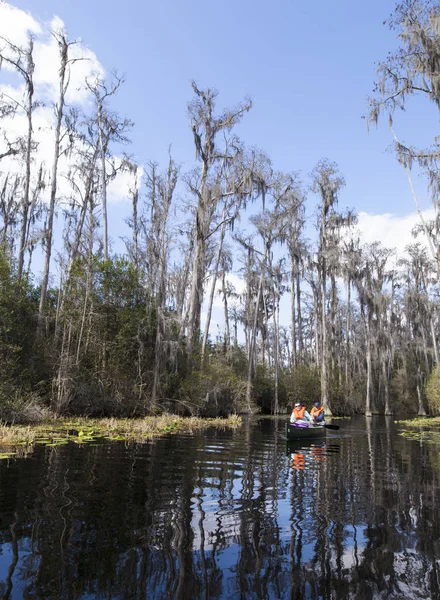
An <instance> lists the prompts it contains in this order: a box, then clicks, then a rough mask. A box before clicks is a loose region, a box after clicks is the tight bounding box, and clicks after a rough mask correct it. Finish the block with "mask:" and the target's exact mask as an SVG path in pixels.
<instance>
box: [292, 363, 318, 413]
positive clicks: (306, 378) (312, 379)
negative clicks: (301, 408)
mask: <svg viewBox="0 0 440 600" xmlns="http://www.w3.org/2000/svg"><path fill="white" fill-rule="evenodd" d="M284 384H285V386H286V390H287V392H286V393H287V398H288V402H289V407H288V408H289V409H291V408H292V407H293V405H294V404H295V402H304V404H306V405H307V406H308V407H310V406H311V405H312V404H313V403H314V402H316V401H319V400H320V399H321V380H320V375H319V371H318V369H317V368H316V367H315V366H310V365H298V366H297V367H294V368H293V369H292V370H291V371H290V372H289V373H287V374H286V376H285V379H284Z"/></svg>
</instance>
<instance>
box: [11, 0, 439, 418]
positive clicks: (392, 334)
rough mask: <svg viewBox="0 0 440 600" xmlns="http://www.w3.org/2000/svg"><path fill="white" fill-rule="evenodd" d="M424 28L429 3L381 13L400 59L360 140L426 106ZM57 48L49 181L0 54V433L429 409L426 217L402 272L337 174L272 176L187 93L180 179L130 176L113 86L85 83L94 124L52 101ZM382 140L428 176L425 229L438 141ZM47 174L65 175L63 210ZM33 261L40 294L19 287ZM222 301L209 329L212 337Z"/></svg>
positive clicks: (432, 372) (432, 352)
mask: <svg viewBox="0 0 440 600" xmlns="http://www.w3.org/2000/svg"><path fill="white" fill-rule="evenodd" d="M438 12H439V11H438V6H437V3H435V2H423V3H421V2H417V1H416V0H408V1H407V2H405V3H404V4H399V5H398V6H397V7H396V10H395V12H394V13H393V15H392V16H391V18H390V23H389V24H390V25H391V27H393V28H394V29H395V30H396V31H397V33H398V35H399V36H400V41H401V48H400V49H399V50H398V51H397V52H396V53H395V54H394V55H390V56H389V57H388V58H387V59H386V61H385V62H384V63H382V64H380V65H379V67H378V83H377V87H376V94H375V97H374V98H372V99H371V100H370V106H369V114H368V120H369V122H370V123H372V122H377V121H378V119H379V118H380V117H381V116H382V115H384V116H389V115H392V113H393V111H394V110H395V109H396V108H401V107H405V106H406V104H407V102H408V101H409V99H410V98H411V96H412V95H413V94H414V93H416V92H417V93H418V94H421V95H425V96H426V97H427V99H428V101H431V102H434V103H436V104H437V105H438V104H440V89H439V87H438V81H439V80H440V79H439V75H440V66H439V65H440V63H439V58H438V57H439V56H440V54H439V52H440V51H439V47H440V46H439V35H438V27H437V24H438V19H439V17H438ZM52 35H53V36H54V38H55V40H56V42H57V46H58V49H59V71H58V73H59V88H58V90H59V91H58V97H57V99H56V101H55V102H54V106H53V109H54V116H55V118H54V123H53V131H52V132H51V135H52V137H53V161H52V164H45V163H43V162H41V157H40V156H39V148H38V144H37V142H36V140H35V125H34V118H35V113H36V111H37V110H38V107H39V105H40V104H39V103H40V99H39V98H38V97H37V94H36V88H35V85H34V81H33V74H34V68H35V64H34V56H33V40H32V38H29V42H28V44H27V45H25V46H23V47H22V46H17V45H15V44H14V42H13V40H6V39H2V40H1V43H0V60H1V62H2V64H3V65H7V66H8V68H9V69H13V70H14V71H15V72H16V73H17V74H18V76H19V77H20V80H21V85H22V86H23V90H24V94H23V101H20V102H18V101H16V100H13V99H12V98H11V96H10V95H8V94H6V93H5V92H4V91H3V92H2V93H1V96H0V102H1V103H0V128H1V130H3V132H2V133H1V130H0V133H1V135H2V136H3V140H2V145H1V147H0V148H1V151H0V245H1V251H0V324H1V328H0V417H1V418H2V419H6V420H17V419H20V418H21V419H33V418H37V417H38V416H39V415H41V414H46V412H47V411H48V410H50V411H51V412H52V413H54V414H56V415H61V414H66V413H77V414H79V413H80V414H88V415H126V416H135V415H143V414H152V413H156V412H160V411H173V412H179V413H183V414H200V415H209V416H212V415H220V414H221V415H223V414H229V413H231V412H241V413H253V412H255V411H257V410H261V411H263V412H267V413H274V414H280V413H284V412H286V411H288V410H289V408H290V406H291V404H292V402H293V401H294V400H296V399H301V400H304V401H306V402H307V403H310V402H312V401H313V400H315V399H317V398H321V399H322V402H323V403H324V406H325V408H326V410H327V411H328V412H329V413H330V412H332V413H333V414H352V413H356V412H364V413H365V414H367V415H371V414H374V413H382V414H383V413H385V414H392V413H394V412H396V411H398V412H399V413H402V412H408V411H413V412H418V413H419V414H425V412H426V411H427V410H428V409H429V410H434V411H436V410H437V407H438V404H439V400H440V398H439V385H438V377H439V376H438V373H437V370H436V369H435V367H436V365H437V363H438V349H437V348H438V337H439V308H438V293H439V288H438V271H439V256H440V254H439V248H440V246H439V220H438V218H437V217H436V218H435V219H434V220H433V221H431V222H428V221H423V220H422V221H421V224H420V227H419V228H418V229H417V230H416V231H415V232H414V234H415V238H414V243H413V244H412V245H411V246H410V247H408V252H407V255H406V257H405V258H402V257H401V258H399V257H396V256H395V255H394V252H393V250H392V249H390V248H387V247H386V240H384V243H380V242H377V243H374V244H369V245H365V244H363V243H362V242H361V240H360V238H359V236H358V235H357V233H356V215H355V214H354V213H353V211H351V210H348V209H346V210H341V209H340V208H339V205H338V199H339V195H340V192H341V190H342V189H343V187H344V186H345V181H344V177H343V175H342V174H341V173H340V171H339V168H338V166H337V165H336V164H335V163H333V162H331V161H330V160H327V159H324V160H320V161H318V162H317V164H316V167H315V169H314V170H313V172H312V173H311V174H310V176H309V177H308V178H306V179H304V180H301V179H300V177H299V176H298V175H297V174H296V172H295V171H294V170H293V171H292V172H291V173H284V172H279V171H277V170H276V168H275V166H274V165H273V164H272V162H271V160H270V157H269V156H268V155H267V154H266V153H265V152H263V151H261V150H257V149H255V148H250V147H248V146H247V145H246V144H245V142H244V141H242V140H240V139H239V138H238V136H237V133H236V132H237V127H236V126H237V125H238V124H239V123H240V121H241V120H242V119H244V118H246V113H247V112H248V111H249V110H251V108H252V102H251V101H250V100H245V101H243V102H241V103H239V104H237V105H236V106H234V107H232V108H230V109H225V110H219V108H218V106H217V93H216V92H215V91H213V90H211V89H202V88H200V87H199V86H198V85H197V84H196V83H195V82H193V83H192V98H191V99H190V101H189V104H188V125H189V127H188V135H189V136H192V139H193V142H194V149H195V162H194V167H193V169H192V170H189V171H188V170H187V171H183V170H182V168H181V167H180V166H179V163H178V160H177V158H176V157H173V156H171V155H170V157H169V161H168V164H166V165H163V166H162V167H161V166H159V165H158V164H156V163H154V162H151V163H149V164H147V165H140V164H136V162H135V160H134V159H133V158H132V157H130V156H129V155H125V154H124V155H123V154H122V152H123V148H124V146H125V144H126V143H127V142H128V141H129V137H130V130H131V128H132V124H131V122H130V120H129V119H128V118H126V117H121V116H120V115H119V114H117V113H116V112H115V111H114V110H112V101H113V97H114V95H115V94H117V92H118V89H119V87H120V86H121V85H123V79H122V78H120V77H118V76H117V75H114V76H112V77H109V78H108V79H105V80H104V79H103V78H102V77H99V76H96V77H94V78H91V77H90V78H87V79H86V81H85V82H84V86H85V87H87V89H88V92H89V94H90V97H91V98H92V100H93V107H92V109H91V110H89V111H88V112H87V113H83V112H81V111H80V110H79V109H78V108H72V107H71V106H69V105H68V103H67V102H66V95H67V92H68V88H69V84H70V70H71V69H72V68H74V64H75V62H76V61H77V60H78V59H77V58H72V56H71V48H72V45H73V42H71V41H69V39H68V37H67V34H66V32H65V31H61V30H60V31H52ZM18 115H19V116H20V117H21V118H24V119H25V121H26V134H25V135H21V136H17V137H16V139H11V138H10V136H9V137H8V136H6V134H5V131H4V128H2V121H3V123H5V120H8V119H14V118H16V117H17V116H18ZM390 121H391V119H390ZM395 140H396V144H395V151H396V156H397V158H398V160H399V161H400V162H401V163H402V165H403V167H404V168H405V170H406V172H407V175H408V177H409V180H410V183H411V167H412V165H413V164H417V165H419V167H421V168H422V169H425V170H426V172H427V175H428V178H429V183H430V186H431V189H432V191H433V203H434V207H435V209H436V215H437V208H438V204H437V199H436V198H437V190H438V183H439V178H438V170H437V161H438V144H437V142H436V143H435V144H434V147H432V148H429V149H416V148H413V147H407V146H404V145H403V144H401V143H399V142H398V141H397V137H395ZM61 157H63V158H65V157H68V160H69V170H68V173H67V181H68V191H66V185H65V181H66V174H63V186H60V177H61V175H60V172H59V164H60V159H61ZM4 165H7V168H5V167H4ZM10 165H14V168H13V169H11V167H10ZM292 168H293V169H294V168H295V165H292ZM121 172H124V173H129V174H130V177H131V179H132V182H133V184H132V186H131V188H130V191H129V196H130V197H129V200H130V206H131V212H130V215H129V216H128V218H127V224H128V226H129V231H130V235H129V236H127V238H126V239H125V240H124V242H125V251H124V252H122V253H119V254H118V255H116V254H114V253H113V252H112V250H111V245H110V242H109V233H108V230H109V228H108V221H109V219H110V220H111V218H112V215H111V211H112V205H111V203H109V202H108V191H109V185H110V184H111V182H112V180H114V179H115V178H116V177H118V176H119V174H120V173H121ZM61 188H62V192H61V191H60V190H61ZM415 200H416V201H417V199H416V198H415ZM312 203H314V205H313V206H312ZM241 217H243V218H244V217H246V223H247V224H246V226H244V224H243V220H244V219H243V220H242V219H241ZM312 223H313V226H314V227H315V230H316V236H314V239H312V240H310V239H308V236H309V235H310V229H311V227H310V225H311V224H312ZM56 231H62V245H61V246H60V247H58V246H57V247H56V250H55V247H54V236H55V233H56ZM417 236H419V238H418V237H417ZM426 240H428V244H426ZM422 242H424V243H422ZM38 254H41V255H42V257H43V263H42V264H43V273H42V277H41V280H40V278H38V279H36V278H35V277H34V276H33V266H35V255H38ZM231 274H238V275H239V277H240V279H241V281H242V284H243V285H242V287H240V289H237V287H234V285H233V281H234V280H233V279H232V278H231V277H230V275H231ZM283 298H288V304H289V306H290V319H289V322H288V323H286V322H282V321H284V319H282V318H281V317H280V303H281V301H282V299H283ZM218 300H219V301H220V302H221V305H222V306H223V315H224V317H223V319H224V324H223V325H222V326H221V327H217V328H216V329H214V327H213V326H212V310H213V305H214V303H215V301H218ZM202 310H203V312H206V315H205V318H204V319H202ZM202 323H203V327H202Z"/></svg>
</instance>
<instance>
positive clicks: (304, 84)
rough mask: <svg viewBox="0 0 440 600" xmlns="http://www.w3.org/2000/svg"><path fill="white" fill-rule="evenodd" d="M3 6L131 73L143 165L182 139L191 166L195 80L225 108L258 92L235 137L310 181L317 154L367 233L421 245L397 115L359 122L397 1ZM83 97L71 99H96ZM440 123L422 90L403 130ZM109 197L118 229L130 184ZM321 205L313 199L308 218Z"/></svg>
mask: <svg viewBox="0 0 440 600" xmlns="http://www.w3.org/2000/svg"><path fill="white" fill-rule="evenodd" d="M5 6H6V7H7V8H9V9H10V8H11V7H15V8H16V9H19V10H16V11H14V16H13V18H12V20H11V19H10V21H11V22H9V23H8V26H7V31H6V32H5V31H2V24H1V15H2V12H1V11H2V1H1V0H0V35H9V34H10V33H11V35H12V33H14V32H15V33H14V35H15V34H16V35H18V34H19V32H21V34H22V33H23V31H25V29H26V27H31V28H32V27H34V28H35V27H36V28H37V29H38V27H40V29H41V31H42V32H44V30H45V28H46V26H47V23H50V22H52V23H53V22H54V21H53V19H54V17H56V18H57V19H58V20H61V21H62V22H63V23H64V24H65V26H66V29H67V31H68V34H69V37H70V38H71V39H73V38H81V40H82V41H83V44H84V46H85V47H86V48H87V49H88V50H87V52H88V53H89V57H90V59H91V60H90V61H88V64H87V66H84V67H81V68H84V69H90V70H92V69H95V71H96V70H98V71H100V70H101V72H105V73H107V74H108V73H110V72H111V71H113V70H116V71H117V72H118V73H120V74H123V75H124V76H125V77H126V82H125V84H124V85H123V87H122V88H121V89H120V91H119V92H118V95H117V96H116V97H115V98H114V101H113V102H112V108H114V109H115V110H117V111H118V112H119V113H121V114H122V115H125V116H127V117H129V118H130V119H131V120H132V121H133V122H134V124H135V125H134V128H133V130H132V132H131V139H132V144H131V145H130V147H129V148H127V150H128V151H129V152H130V153H131V154H132V155H133V157H134V158H136V159H137V160H138V161H140V162H141V163H144V164H145V163H146V162H147V161H149V160H154V161H157V162H159V163H160V164H161V165H162V166H165V163H166V160H167V154H168V148H169V146H170V144H171V145H172V153H173V157H174V158H175V160H176V161H177V162H178V163H180V164H181V165H182V170H183V171H185V170H189V169H191V168H193V166H194V147H193V140H192V134H191V131H190V128H189V124H188V119H187V115H186V107H187V103H188V101H189V100H190V99H191V97H192V90H191V86H190V82H191V80H195V81H196V82H197V84H198V86H199V87H202V88H203V87H212V88H216V89H217V90H218V91H219V97H218V107H219V108H220V109H221V108H223V107H228V106H231V105H235V104H236V103H237V102H239V101H241V100H242V99H244V97H245V96H250V97H251V98H252V100H253V108H252V110H251V111H250V113H249V114H247V115H246V116H245V118H244V119H243V122H242V123H241V124H240V126H239V127H238V133H239V135H240V137H241V138H242V139H243V140H244V142H245V143H246V144H247V145H249V146H256V147H258V148H261V149H262V150H264V151H266V152H267V153H268V154H269V156H270V157H271V159H272V161H273V164H274V168H275V169H276V170H283V171H295V172H300V173H301V177H302V179H303V180H304V181H307V177H308V174H309V173H310V172H311V171H312V169H313V167H314V166H315V165H316V163H317V162H318V160H319V159H321V158H323V157H327V158H329V159H331V160H333V161H336V162H337V163H338V165H339V168H340V171H341V172H342V174H343V175H344V176H345V179H346V182H347V185H346V187H345V189H344V190H343V192H342V193H341V196H340V207H341V208H344V207H349V208H353V209H355V210H356V211H357V212H358V213H359V215H360V218H359V227H360V228H361V229H362V230H363V232H364V236H365V240H366V241H373V240H374V239H380V240H381V241H382V243H384V245H389V246H391V245H395V246H397V247H398V248H399V249H400V250H402V249H403V247H404V245H405V244H406V243H408V242H410V241H411V238H410V230H411V227H412V226H413V224H414V223H416V222H417V215H416V213H415V206H414V201H413V198H412V195H411V190H410V187H409V185H408V181H407V178H406V175H405V172H404V170H403V168H402V167H401V166H400V165H399V164H398V162H397V160H396V159H395V157H394V155H393V153H392V151H391V150H390V147H391V143H392V137H391V134H390V131H389V129H388V126H387V122H386V120H385V119H384V120H383V121H382V122H381V123H380V124H379V127H378V128H377V129H376V128H373V129H372V130H370V132H369V133H368V132H367V127H366V122H365V119H363V118H362V116H363V115H365V113H366V112H367V109H368V104H367V97H368V96H369V95H371V94H372V91H373V83H374V81H375V70H376V64H377V62H378V61H380V60H383V59H385V57H386V55H387V54H388V52H390V51H392V50H393V49H394V48H396V46H397V40H396V35H395V32H392V31H390V30H389V29H388V27H387V26H386V25H384V23H383V22H384V20H385V19H386V18H387V17H388V15H389V14H390V13H391V12H392V10H393V8H394V6H395V2H394V0H369V2H353V1H352V0H337V1H336V2H328V0H314V2H309V3H305V2H298V1H297V0H276V1H274V2H271V3H269V2H267V1H264V2H263V1H262V0H221V1H219V0H190V1H187V2H183V1H182V0H161V1H159V2H158V1H156V2H152V1H151V0H142V1H141V0H125V1H124V2H123V3H120V2H113V3H109V1H108V0H63V1H62V2H60V0H15V1H14V2H10V3H9V4H7V3H5V2H3V14H5V13H4V9H5ZM9 14H10V12H9ZM12 22H13V25H14V26H12V24H11V23H12ZM5 23H6V22H5V21H4V26H3V30H4V29H5V28H6V24H5ZM35 24H37V25H35ZM14 27H15V29H14ZM36 33H38V32H36ZM83 51H84V48H83ZM49 54H50V53H49ZM41 56H42V62H41V65H45V64H46V63H45V60H44V57H45V55H44V52H42V54H41ZM47 56H48V58H47V64H48V65H49V63H50V62H51V60H52V59H51V58H50V56H49V55H47ZM51 56H52V58H53V56H54V54H53V53H52V55H51ZM52 67H53V65H52ZM41 69H42V74H43V73H44V68H43V67H41ZM52 71H53V68H52ZM53 73H55V71H53ZM6 76H7V74H6ZM1 77H2V73H1V72H0V82H1V81H2V79H1ZM42 79H43V80H44V76H43V75H42ZM49 79H50V78H49ZM44 85H46V87H48V88H50V83H48V82H45V84H44ZM72 89H73V88H72ZM48 93H50V89H49V92H48ZM78 94H79V95H77V97H76V98H73V97H72V98H71V102H72V103H74V102H77V103H78V104H84V103H87V101H88V100H87V98H86V97H85V96H84V94H83V93H82V96H81V94H80V93H79V92H78ZM437 123H438V116H437V114H436V113H435V110H434V107H432V106H430V105H429V104H427V103H426V101H424V102H423V103H422V102H420V101H418V100H417V99H415V100H414V102H413V103H412V104H411V108H410V109H409V110H408V111H405V112H404V113H401V114H398V115H396V118H395V124H394V126H395V129H396V133H397V135H398V136H399V138H400V140H401V141H403V142H407V143H409V144H415V145H421V146H423V145H428V144H430V143H431V142H432V140H433V138H434V136H435V135H436V134H437V133H438V131H437V129H438V126H437ZM414 184H415V187H416V190H417V194H418V196H419V201H420V203H421V205H422V208H423V209H424V210H427V211H428V213H427V214H429V209H430V207H431V204H430V200H429V194H428V192H427V189H426V182H425V181H424V180H423V179H422V178H420V177H417V176H415V180H414ZM112 200H113V206H112V209H111V211H110V212H111V215H112V219H113V221H112V224H111V227H112V230H111V231H112V232H113V233H112V235H113V237H114V239H116V238H117V237H118V228H119V227H120V226H121V224H122V222H123V219H124V217H125V216H127V214H128V210H129V204H128V203H129V200H128V199H127V195H126V193H125V192H124V186H123V185H122V186H119V187H117V189H116V190H114V193H113V195H112ZM313 204H314V200H313V198H311V199H310V201H309V203H308V205H307V206H308V214H309V216H310V218H311V215H312V210H313Z"/></svg>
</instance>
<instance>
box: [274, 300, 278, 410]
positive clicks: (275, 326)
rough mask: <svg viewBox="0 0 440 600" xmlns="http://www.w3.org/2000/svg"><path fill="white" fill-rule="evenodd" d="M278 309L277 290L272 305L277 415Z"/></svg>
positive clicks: (275, 408) (276, 405)
mask: <svg viewBox="0 0 440 600" xmlns="http://www.w3.org/2000/svg"><path fill="white" fill-rule="evenodd" d="M279 310H280V301H279V297H278V292H276V293H275V295H274V307H273V330H274V338H275V349H274V380H275V381H274V382H275V390H274V410H273V412H274V414H275V415H278V414H279V412H280V407H279V399H278V362H279V348H280V339H279V337H280V336H279Z"/></svg>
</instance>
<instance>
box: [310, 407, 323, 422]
mask: <svg viewBox="0 0 440 600" xmlns="http://www.w3.org/2000/svg"><path fill="white" fill-rule="evenodd" d="M310 416H311V419H312V423H313V424H314V425H324V418H325V414H324V408H323V407H322V406H321V403H320V402H315V403H314V405H313V408H312V410H311V411H310Z"/></svg>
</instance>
